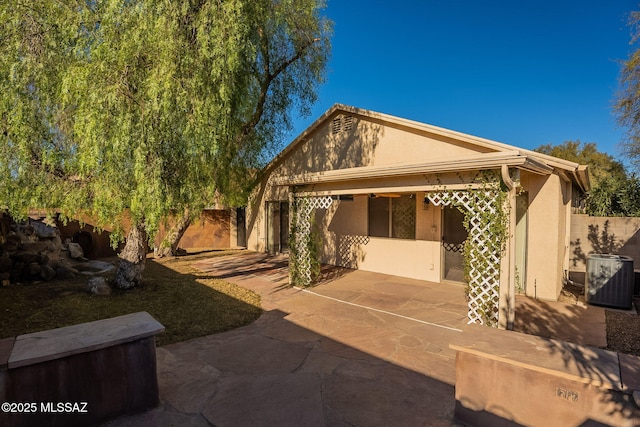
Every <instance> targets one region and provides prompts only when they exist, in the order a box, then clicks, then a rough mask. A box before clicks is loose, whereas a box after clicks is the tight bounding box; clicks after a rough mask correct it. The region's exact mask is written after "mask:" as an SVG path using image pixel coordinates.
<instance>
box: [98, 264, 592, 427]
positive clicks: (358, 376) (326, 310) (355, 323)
mask: <svg viewBox="0 0 640 427" xmlns="http://www.w3.org/2000/svg"><path fill="white" fill-rule="evenodd" d="M194 267H195V268H198V269H200V270H202V271H204V272H207V273H208V274H211V275H214V276H216V277H220V278H223V279H224V280H227V281H230V282H233V283H236V284H238V285H240V286H243V287H245V288H248V289H251V290H253V291H255V292H256V293H258V294H259V295H260V296H261V299H262V305H263V308H264V310H265V312H264V313H263V315H262V316H261V317H260V318H259V319H258V320H257V321H256V322H254V323H252V324H250V325H247V326H245V327H242V328H238V329H235V330H233V331H228V332H225V333H221V334H216V335H211V336H206V337H201V338H197V339H194V340H190V341H187V342H182V343H176V344H171V345H167V346H164V347H161V348H158V353H157V354H158V375H159V378H158V380H159V385H160V397H161V401H162V404H161V406H160V407H159V408H157V409H155V410H153V411H149V412H147V413H145V414H139V415H134V416H130V417H124V418H121V419H118V420H114V421H112V422H110V423H108V425H109V426H110V427H120V426H129V425H136V426H138V425H141V426H170V425H193V426H199V425H216V426H238V425H242V426H254V425H255V426H273V425H278V426H301V425H309V426H316V425H317V426H389V425H426V426H456V425H459V424H457V423H456V422H455V421H454V420H453V412H454V404H455V398H454V383H455V351H454V350H452V349H451V348H449V344H450V343H451V342H452V341H454V340H455V339H456V338H459V336H460V331H461V329H462V328H463V327H464V325H466V322H467V319H466V310H467V308H466V302H465V297H464V288H463V287H462V286H459V285H451V284H436V283H430V282H423V281H418V280H412V279H406V278H397V277H394V276H388V275H383V274H378V273H370V272H365V271H357V270H344V269H335V268H334V269H326V270H325V271H323V277H324V278H325V281H324V282H323V283H322V284H320V285H318V286H315V287H313V288H309V289H296V288H291V287H289V286H287V280H288V277H287V260H286V258H285V257H269V256H267V255H265V254H255V253H254V254H252V253H247V254H243V255H234V256H228V257H224V258H214V259H210V260H203V261H200V262H198V263H195V264H194ZM527 307H529V309H530V310H531V312H532V313H533V312H534V309H535V307H534V306H527ZM543 308H545V309H552V308H553V307H550V306H545V307H543ZM547 317H552V314H550V313H546V314H544V315H541V316H538V318H536V319H534V320H540V319H541V318H547ZM567 319H568V318H567ZM567 319H563V320H560V321H558V322H557V324H556V326H558V327H559V326H561V325H564V323H565V320H567ZM525 323H526V322H525ZM594 326H597V327H599V324H598V323H597V322H596V323H594ZM572 330H574V331H575V330H577V326H576V327H575V328H573V329H572ZM551 332H553V331H551ZM556 332H557V331H556ZM580 338H581V339H582V338H584V337H583V336H581V337H580ZM178 421H179V423H178ZM203 423H204V424H203Z"/></svg>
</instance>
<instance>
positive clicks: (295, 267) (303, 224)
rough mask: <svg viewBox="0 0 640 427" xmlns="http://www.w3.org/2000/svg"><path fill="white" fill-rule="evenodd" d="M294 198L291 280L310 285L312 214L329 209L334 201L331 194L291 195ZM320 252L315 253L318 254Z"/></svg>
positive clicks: (291, 213) (295, 282)
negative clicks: (317, 210) (318, 195)
mask: <svg viewBox="0 0 640 427" xmlns="http://www.w3.org/2000/svg"><path fill="white" fill-rule="evenodd" d="M289 197H291V199H292V203H291V210H290V215H289V221H291V222H290V224H291V225H292V227H291V228H290V230H291V245H290V248H289V251H290V252H289V281H290V283H291V284H292V285H299V286H310V285H312V284H313V280H314V277H313V275H312V271H311V269H312V266H313V263H314V261H317V260H312V256H314V254H313V253H312V252H313V241H312V236H311V234H312V229H311V228H312V216H313V215H314V213H315V211H316V209H328V208H329V206H331V203H332V202H333V199H332V198H331V197H329V196H325V197H309V196H301V197H299V196H296V195H295V194H293V195H291V193H290V196H289ZM317 255H318V254H315V256H317Z"/></svg>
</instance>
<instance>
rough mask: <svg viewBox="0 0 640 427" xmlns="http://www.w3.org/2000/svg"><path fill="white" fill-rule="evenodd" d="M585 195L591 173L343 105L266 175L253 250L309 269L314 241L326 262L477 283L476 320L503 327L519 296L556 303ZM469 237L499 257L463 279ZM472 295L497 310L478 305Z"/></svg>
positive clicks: (255, 204) (251, 214)
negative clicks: (498, 245) (291, 256)
mask: <svg viewBox="0 0 640 427" xmlns="http://www.w3.org/2000/svg"><path fill="white" fill-rule="evenodd" d="M588 189H589V179H588V174H587V167H586V166H583V165H578V164H576V163H573V162H569V161H566V160H562V159H558V158H555V157H551V156H547V155H543V154H540V153H536V152H533V151H530V150H525V149H521V148H518V147H514V146H510V145H507V144H503V143H499V142H495V141H491V140H488V139H484V138H479V137H476V136H472V135H467V134H463V133H460V132H455V131H451V130H448V129H443V128H439V127H435V126H431V125H427V124H424V123H419V122H415V121H411V120H406V119H402V118H398V117H394V116H390V115H386V114H381V113H377V112H373V111H368V110H364V109H359V108H354V107H351V106H346V105H339V104H336V105H334V106H333V107H331V108H330V109H329V110H328V111H327V112H325V113H324V114H323V115H322V116H321V117H320V118H318V119H317V120H316V121H315V122H314V123H313V124H312V125H311V126H310V127H309V128H308V129H307V130H305V131H304V132H303V133H302V134H301V135H299V136H298V137H297V138H296V139H295V140H294V141H293V142H292V143H291V144H290V145H289V146H287V147H286V148H285V149H284V150H283V151H282V152H281V153H280V154H279V155H278V156H276V157H275V158H274V160H273V161H272V162H271V163H270V164H269V165H268V167H267V168H266V172H265V176H264V179H263V181H262V182H261V183H260V185H259V186H258V187H257V188H256V189H255V190H254V193H253V195H252V197H251V198H250V202H249V206H248V207H247V212H246V214H247V215H246V227H247V230H246V238H247V247H248V249H251V250H255V251H268V252H271V253H277V252H285V251H289V250H290V249H291V248H290V245H291V244H294V245H296V248H294V249H296V250H295V251H292V253H295V254H296V257H297V261H298V263H299V265H302V266H303V267H304V268H307V269H308V262H309V256H310V255H309V253H308V252H309V250H308V242H309V235H310V234H314V235H317V236H318V237H319V239H318V242H319V243H318V244H319V245H320V246H319V251H318V256H319V258H320V261H321V262H323V263H328V264H333V265H339V266H344V267H349V268H356V269H362V270H368V271H373V272H380V273H386V274H392V275H398V276H404V277H410V278H415V279H421V280H425V281H431V282H441V283H451V284H456V283H458V284H460V283H464V282H469V283H467V286H469V287H470V293H471V294H472V295H471V297H470V322H471V321H478V322H479V323H483V322H484V321H486V320H487V318H494V319H495V320H496V322H498V321H499V322H500V324H501V325H503V326H505V327H506V326H507V325H508V323H509V321H510V319H511V320H512V316H513V307H514V295H515V293H518V292H520V293H526V294H527V295H529V296H532V297H536V298H541V299H547V300H556V299H557V298H558V296H559V294H560V291H561V290H562V284H563V278H564V277H565V275H566V274H567V272H568V269H569V251H570V241H569V231H570V221H571V212H572V209H573V208H574V207H575V206H577V203H579V200H580V199H581V197H582V195H583V194H584V193H585V192H586V191H587V190H588ZM491 212H498V213H500V214H502V216H500V215H497V214H496V215H494V214H492V213H491ZM465 216H466V217H467V220H468V221H470V222H469V223H467V224H466V226H465V224H464V223H465ZM487 218H488V221H489V222H487ZM483 221H484V222H483ZM491 221H494V222H493V223H492V222H491ZM495 221H502V222H503V227H502V228H503V230H504V231H503V232H502V233H503V234H504V236H505V239H504V244H503V246H502V247H503V250H502V251H500V250H498V251H496V250H495V247H494V248H493V249H491V244H492V242H493V243H495V241H496V239H498V238H499V236H498V234H496V233H501V232H500V231H495V230H494V228H496V227H494V226H495V225H496V224H495ZM497 228H500V227H497ZM292 232H293V233H295V235H294V236H293V238H291V235H290V234H291V233H292ZM492 233H493V234H492ZM305 239H306V240H305ZM466 240H469V241H471V242H475V243H474V244H475V248H476V249H477V250H478V251H480V252H483V251H484V252H487V251H488V252H492V253H488V254H480V252H478V254H480V255H478V254H476V256H475V257H476V261H473V262H471V263H470V265H467V275H466V276H465V274H464V268H465V267H464V259H465V255H464V251H465V249H464V242H465V241H466ZM291 242H292V243H291ZM296 242H297V243H296ZM494 246H495V245H494ZM485 249H486V250H485ZM485 255H487V256H488V257H489V258H486V259H484V260H483V261H478V259H479V258H478V257H484V256H485ZM466 256H467V257H469V256H470V255H469V254H467V255H466ZM471 257H472V258H473V255H471ZM491 257H493V258H491ZM474 262H475V265H474ZM300 263H301V264H300ZM305 263H306V264H305ZM465 277H466V278H467V279H468V280H467V279H466V278H465ZM475 294H482V295H480V296H479V297H478V298H480V300H483V299H484V301H487V300H490V301H493V303H495V304H493V306H492V307H491V308H489V309H487V307H483V304H484V303H482V302H480V303H475V304H476V306H475V308H474V307H472V305H473V304H474V302H473V301H474V298H476V297H477V295H475ZM499 307H500V308H499ZM505 307H506V308H507V309H506V310H502V309H503V308H505ZM474 309H475V310H476V312H479V314H478V313H476V315H477V318H476V319H475V320H474V319H473V316H472V315H471V311H473V310H474ZM487 310H489V311H491V313H487Z"/></svg>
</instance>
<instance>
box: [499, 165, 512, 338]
mask: <svg viewBox="0 0 640 427" xmlns="http://www.w3.org/2000/svg"><path fill="white" fill-rule="evenodd" d="M500 172H501V176H502V182H504V184H505V186H506V187H507V190H508V193H507V200H506V201H505V206H503V207H502V208H503V209H506V210H507V212H509V224H508V227H509V229H508V237H507V251H506V253H505V254H504V256H503V257H502V258H503V261H502V262H501V264H502V266H503V268H502V269H501V270H502V271H501V276H503V277H505V278H506V280H504V281H502V280H501V281H500V282H501V286H500V306H501V307H505V310H500V313H499V318H498V328H500V329H507V330H513V325H514V322H515V307H516V244H515V243H516V242H515V234H516V233H515V224H516V184H515V183H514V182H513V180H512V179H511V176H510V175H509V167H508V166H507V165H502V168H501V169H500ZM505 282H506V283H505Z"/></svg>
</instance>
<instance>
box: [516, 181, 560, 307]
mask: <svg viewBox="0 0 640 427" xmlns="http://www.w3.org/2000/svg"><path fill="white" fill-rule="evenodd" d="M522 186H523V189H524V190H525V191H528V193H529V211H528V230H527V275H526V276H527V280H526V294H527V295H528V296H532V297H536V298H540V299H546V300H556V299H557V298H558V296H559V295H560V291H561V290H562V278H563V274H564V266H565V265H567V260H568V251H567V249H568V239H567V233H566V230H565V229H566V223H567V215H568V209H569V206H570V200H571V197H570V195H569V197H566V196H567V194H566V193H567V191H566V190H565V192H564V193H565V194H564V195H563V191H562V190H563V187H565V183H564V182H563V181H562V180H561V179H560V177H559V176H558V175H547V176H542V175H534V174H523V176H522Z"/></svg>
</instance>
